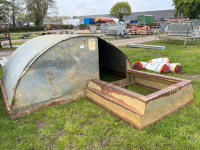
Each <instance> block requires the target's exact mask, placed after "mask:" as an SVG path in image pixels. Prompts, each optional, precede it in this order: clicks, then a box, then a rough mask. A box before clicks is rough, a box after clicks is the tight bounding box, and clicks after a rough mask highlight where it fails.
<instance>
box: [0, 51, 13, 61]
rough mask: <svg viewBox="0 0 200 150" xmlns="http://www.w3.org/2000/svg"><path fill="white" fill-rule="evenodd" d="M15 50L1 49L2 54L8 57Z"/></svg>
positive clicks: (0, 54)
mask: <svg viewBox="0 0 200 150" xmlns="http://www.w3.org/2000/svg"><path fill="white" fill-rule="evenodd" d="M13 52H14V50H6V51H0V56H4V57H6V58H7V59H8V58H10V56H11V55H12V53H13Z"/></svg>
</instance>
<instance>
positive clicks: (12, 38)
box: [11, 36, 35, 40]
mask: <svg viewBox="0 0 200 150" xmlns="http://www.w3.org/2000/svg"><path fill="white" fill-rule="evenodd" d="M32 38H35V36H30V37H27V39H32ZM11 40H23V39H21V38H19V37H11Z"/></svg>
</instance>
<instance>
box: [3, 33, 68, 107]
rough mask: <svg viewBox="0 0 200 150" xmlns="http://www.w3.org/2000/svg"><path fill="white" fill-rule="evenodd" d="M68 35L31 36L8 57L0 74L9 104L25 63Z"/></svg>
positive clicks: (25, 65)
mask: <svg viewBox="0 0 200 150" xmlns="http://www.w3.org/2000/svg"><path fill="white" fill-rule="evenodd" d="M68 38H69V35H45V36H39V37H36V38H33V39H32V40H29V41H27V42H25V43H24V44H23V45H21V46H20V47H19V48H17V50H15V51H14V52H13V54H12V55H11V57H10V58H9V60H8V62H7V64H6V66H5V68H4V70H3V75H2V82H3V84H4V89H5V91H6V95H7V97H8V102H9V105H11V102H12V99H13V96H14V91H15V88H16V85H17V82H18V80H19V79H20V77H21V76H22V75H23V73H24V72H25V70H24V69H25V68H26V67H27V65H28V64H29V63H30V62H31V61H34V59H36V58H37V57H39V56H40V55H41V54H43V53H44V52H45V51H46V50H48V49H49V48H50V47H52V46H54V45H55V44H57V43H58V42H60V41H63V40H66V39H68Z"/></svg>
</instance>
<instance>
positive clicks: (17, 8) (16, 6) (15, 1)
mask: <svg viewBox="0 0 200 150" xmlns="http://www.w3.org/2000/svg"><path fill="white" fill-rule="evenodd" d="M22 6H23V1H22V0H11V6H10V7H11V8H10V10H11V12H10V13H11V19H12V22H13V27H14V26H15V17H16V15H18V14H19V13H20V12H22V11H23V7H22Z"/></svg>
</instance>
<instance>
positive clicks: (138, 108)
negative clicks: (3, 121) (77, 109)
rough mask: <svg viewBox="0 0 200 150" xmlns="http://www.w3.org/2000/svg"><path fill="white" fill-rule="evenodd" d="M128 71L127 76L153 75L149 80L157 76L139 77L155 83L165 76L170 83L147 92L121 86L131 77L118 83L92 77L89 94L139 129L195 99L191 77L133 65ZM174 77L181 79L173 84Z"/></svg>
mask: <svg viewBox="0 0 200 150" xmlns="http://www.w3.org/2000/svg"><path fill="white" fill-rule="evenodd" d="M127 71H128V73H129V74H130V75H128V76H127V78H133V77H134V76H135V75H138V74H140V77H141V79H142V77H147V78H148V77H149V79H148V80H149V81H151V80H152V78H154V81H155V82H154V83H151V82H146V83H142V82H140V81H137V82H139V83H140V84H141V85H144V84H145V86H152V84H154V85H155V84H160V80H161V79H162V80H164V81H165V82H166V83H167V82H168V86H166V87H164V88H163V89H161V90H156V92H154V93H152V94H149V95H147V96H143V95H141V94H137V93H135V92H131V91H128V90H126V89H124V88H121V87H120V86H121V85H120V84H122V85H123V84H124V82H125V81H126V83H127V81H128V80H121V81H123V82H117V86H116V85H113V84H112V83H105V82H102V81H100V80H97V79H91V80H90V81H89V84H88V87H87V88H86V98H87V99H88V100H90V101H91V102H93V103H94V104H96V105H98V106H100V107H101V108H103V109H105V110H107V111H108V112H110V113H112V114H113V115H115V116H116V117H118V118H120V119H122V120H123V121H125V122H127V123H129V124H131V125H132V126H134V127H135V128H136V129H138V130H142V129H144V128H145V127H147V126H149V125H151V124H153V123H155V122H157V121H159V120H161V119H162V118H164V117H165V116H167V115H169V114H171V113H173V112H175V111H177V110H178V109H180V108H181V107H183V106H185V105H187V104H188V103H189V102H190V101H191V100H192V99H193V92H194V89H193V88H192V82H191V81H189V80H185V79H178V78H172V77H167V76H162V75H157V74H151V73H146V72H141V71H135V70H131V69H130V70H127ZM133 80H134V79H133ZM129 81H130V83H132V84H136V81H135V82H132V81H131V80H129ZM156 81H157V82H156ZM172 81H177V82H176V83H174V84H171V82H172ZM115 83H116V82H115ZM146 84H148V85H146Z"/></svg>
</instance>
